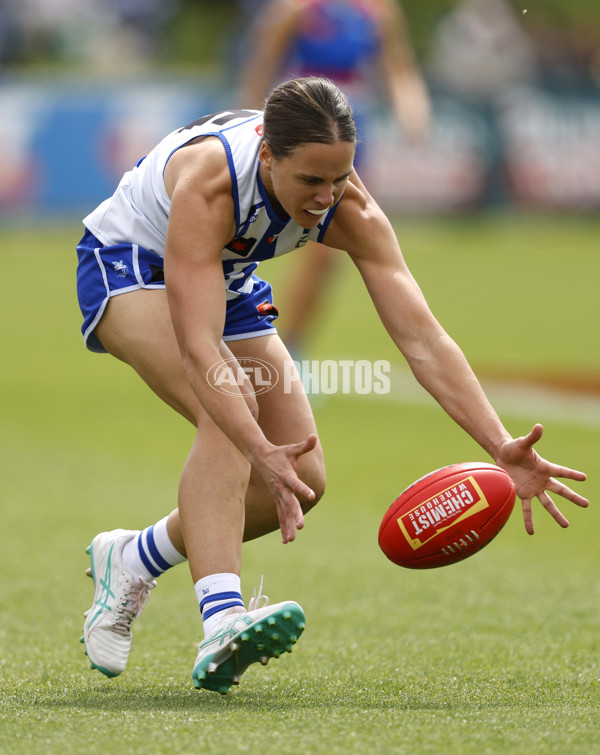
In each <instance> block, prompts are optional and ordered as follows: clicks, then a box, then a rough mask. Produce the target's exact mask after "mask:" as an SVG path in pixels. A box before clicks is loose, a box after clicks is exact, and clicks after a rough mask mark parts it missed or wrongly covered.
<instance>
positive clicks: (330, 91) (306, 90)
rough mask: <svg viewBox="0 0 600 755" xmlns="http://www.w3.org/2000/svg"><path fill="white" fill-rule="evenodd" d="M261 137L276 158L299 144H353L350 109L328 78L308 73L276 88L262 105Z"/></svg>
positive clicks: (289, 151) (289, 152)
mask: <svg viewBox="0 0 600 755" xmlns="http://www.w3.org/2000/svg"><path fill="white" fill-rule="evenodd" d="M263 128H264V136H265V140H266V141H267V143H268V144H269V147H270V148H271V152H272V154H273V157H275V158H276V159H278V160H280V159H281V158H283V157H289V155H290V154H291V153H292V152H293V151H294V150H295V149H296V147H299V146H300V145H302V144H309V143H311V142H312V143H314V142H316V143H318V144H335V143H336V142H351V143H352V144H356V142H357V136H356V124H355V122H354V115H353V113H352V108H351V107H350V104H349V102H348V100H347V98H346V95H344V94H343V93H342V92H340V90H339V89H338V88H337V87H336V85H335V84H334V83H333V82H332V81H330V80H329V79H323V78H318V77H316V76H308V77H306V78H303V79H292V80H291V81H286V82H284V83H283V84H280V85H279V86H278V87H276V88H275V89H274V90H273V91H272V92H271V94H270V95H269V96H268V97H267V99H266V101H265V106H264V125H263Z"/></svg>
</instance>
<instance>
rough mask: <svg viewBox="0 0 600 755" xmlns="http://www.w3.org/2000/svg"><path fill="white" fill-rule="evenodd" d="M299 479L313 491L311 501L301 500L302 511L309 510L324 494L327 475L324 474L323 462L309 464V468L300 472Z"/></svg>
mask: <svg viewBox="0 0 600 755" xmlns="http://www.w3.org/2000/svg"><path fill="white" fill-rule="evenodd" d="M300 479H301V480H302V482H304V483H305V484H306V485H308V487H309V488H310V489H311V490H312V491H313V493H314V494H315V497H314V499H313V500H312V501H309V500H307V499H303V500H302V510H303V511H304V513H306V512H308V511H310V510H311V509H312V508H313V507H314V506H316V505H317V503H319V501H320V500H321V498H323V496H324V495H325V486H326V482H327V476H326V474H325V467H324V465H323V464H321V463H318V464H311V465H310V467H309V469H307V470H306V471H305V473H304V474H300Z"/></svg>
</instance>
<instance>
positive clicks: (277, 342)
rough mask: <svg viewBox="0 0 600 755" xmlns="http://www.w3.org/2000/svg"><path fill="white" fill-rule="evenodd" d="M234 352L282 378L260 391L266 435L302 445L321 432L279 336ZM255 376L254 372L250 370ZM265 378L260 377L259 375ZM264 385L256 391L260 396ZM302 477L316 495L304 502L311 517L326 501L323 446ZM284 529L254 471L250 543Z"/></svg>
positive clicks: (233, 344) (305, 459) (243, 344)
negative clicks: (265, 364)
mask: <svg viewBox="0 0 600 755" xmlns="http://www.w3.org/2000/svg"><path fill="white" fill-rule="evenodd" d="M228 345H229V347H230V348H231V350H232V352H233V353H234V355H235V356H236V358H238V359H240V360H242V361H241V363H242V364H244V365H252V364H253V360H260V361H256V362H254V363H255V364H260V363H261V362H262V363H267V364H268V365H269V366H270V368H272V369H273V372H274V375H276V376H277V377H278V379H277V381H276V382H275V385H274V386H273V387H272V388H270V389H269V390H267V391H264V392H257V395H256V400H257V402H258V407H259V412H258V422H259V424H260V426H261V429H262V431H263V432H264V434H265V436H266V437H267V438H268V439H269V440H270V441H271V443H274V444H275V445H285V444H287V443H298V442H300V441H302V440H304V439H305V438H306V437H308V435H309V434H311V433H315V434H318V433H317V427H316V424H315V420H314V417H313V412H312V408H311V405H310V403H309V401H308V398H307V396H306V393H305V391H304V388H303V386H302V381H301V380H300V376H299V375H298V373H297V371H296V368H295V367H294V364H293V361H292V358H291V356H290V354H289V352H288V350H287V348H286V347H285V345H284V344H283V342H282V341H281V339H280V338H279V336H278V335H276V334H275V335H268V336H262V337H259V338H248V339H244V340H239V341H229V342H228ZM250 375H252V371H250ZM259 378H260V375H259ZM262 387H263V386H261V385H257V386H255V388H256V389H257V390H258V391H260V390H261V388H262ZM298 476H299V477H300V479H301V480H302V481H303V482H305V483H306V484H307V485H308V486H309V487H310V488H311V489H312V490H314V491H315V494H316V498H315V500H314V501H307V500H304V499H302V500H301V502H300V503H301V505H302V509H303V511H304V512H305V513H306V512H307V511H308V510H309V509H310V508H311V507H312V506H314V505H315V504H316V503H317V502H318V501H319V500H320V498H321V497H322V495H323V493H324V490H325V465H324V461H323V449H322V447H321V444H320V442H317V446H316V447H315V448H314V449H313V451H311V452H310V453H308V454H305V455H304V456H302V457H301V458H300V460H299V463H298ZM277 527H278V520H277V512H276V509H275V504H274V503H273V501H272V499H271V496H270V494H269V491H268V489H267V487H266V485H265V482H264V480H263V479H262V478H261V477H260V475H259V474H258V473H257V472H256V471H255V470H252V473H251V476H250V485H249V487H248V495H247V497H246V527H245V532H244V539H245V540H252V539H254V538H256V537H260V536H261V535H263V534H265V533H267V532H271V531H273V530H275V529H277Z"/></svg>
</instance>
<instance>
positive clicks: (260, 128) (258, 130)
mask: <svg viewBox="0 0 600 755" xmlns="http://www.w3.org/2000/svg"><path fill="white" fill-rule="evenodd" d="M254 130H255V131H256V133H257V134H258V135H259V136H264V134H265V130H264V128H263V125H262V123H259V124H258V126H256V128H255V129H254Z"/></svg>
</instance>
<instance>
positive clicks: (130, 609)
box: [113, 577, 156, 635]
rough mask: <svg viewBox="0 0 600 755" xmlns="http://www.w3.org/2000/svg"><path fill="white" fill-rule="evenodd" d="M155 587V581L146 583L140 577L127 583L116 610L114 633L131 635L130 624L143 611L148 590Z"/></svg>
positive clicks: (148, 594)
mask: <svg viewBox="0 0 600 755" xmlns="http://www.w3.org/2000/svg"><path fill="white" fill-rule="evenodd" d="M155 587H156V581H155V580H152V581H150V582H147V581H146V580H145V579H142V577H139V579H138V580H133V581H131V582H130V583H129V586H128V588H126V589H125V590H124V591H123V597H122V599H121V603H120V606H119V608H118V609H117V617H116V619H115V621H114V624H113V629H114V631H115V632H119V633H120V634H124V635H127V634H131V623H132V622H133V620H134V619H136V618H137V617H138V616H139V615H140V614H141V612H142V611H143V610H144V606H145V605H146V603H147V602H148V598H149V597H150V590H153V589H154V588H155Z"/></svg>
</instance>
